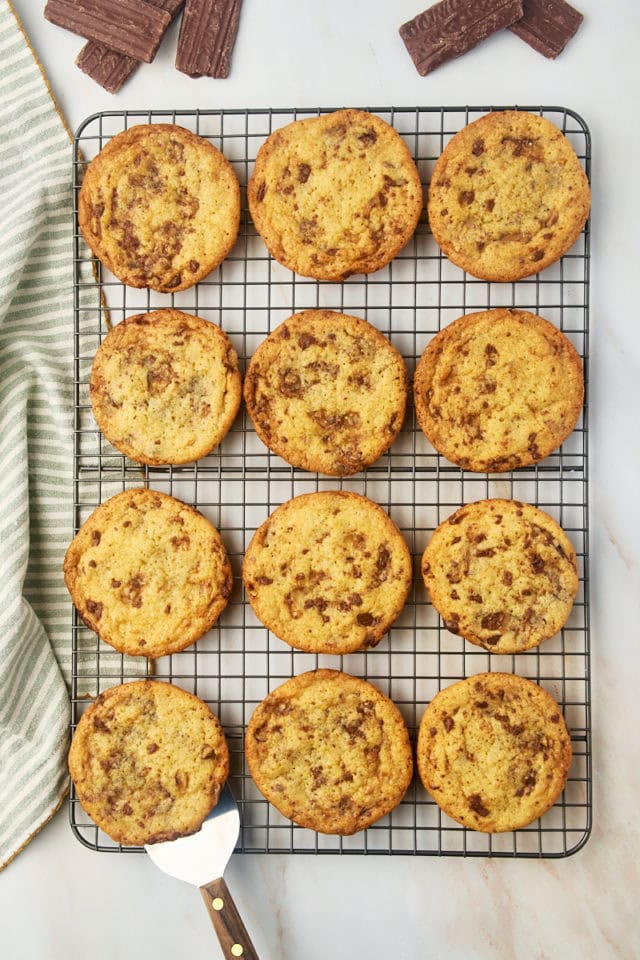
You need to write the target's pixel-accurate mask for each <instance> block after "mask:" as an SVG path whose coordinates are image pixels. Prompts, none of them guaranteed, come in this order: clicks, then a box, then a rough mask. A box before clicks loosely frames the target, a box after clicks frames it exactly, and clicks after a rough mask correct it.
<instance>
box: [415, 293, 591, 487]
mask: <svg viewBox="0 0 640 960" xmlns="http://www.w3.org/2000/svg"><path fill="white" fill-rule="evenodd" d="M413 392H414V401H415V407H416V416H417V418H418V423H419V424H420V427H421V428H422V430H423V432H424V434H425V435H426V437H427V439H428V440H430V441H431V443H432V444H433V446H434V447H435V448H436V450H438V452H439V453H441V454H443V455H444V456H445V457H446V458H447V459H448V460H450V461H451V462H452V463H456V464H458V466H460V467H462V468H463V469H465V470H475V471H480V472H482V471H485V470H486V471H487V472H489V473H498V472H501V471H505V470H514V469H515V468H516V467H524V466H528V465H530V464H533V463H537V462H538V461H539V460H542V459H544V457H547V456H548V455H549V454H550V453H552V451H554V450H556V449H557V448H558V447H559V446H560V444H561V443H562V442H563V441H564V440H565V439H566V438H567V437H568V436H569V434H570V433H571V431H572V430H573V428H574V426H575V424H576V421H577V419H578V417H579V416H580V411H581V410H582V403H583V399H584V381H583V375H582V361H581V360H580V357H579V355H578V353H577V351H576V349H575V347H574V346H573V344H572V343H571V342H570V341H569V340H568V339H567V337H565V335H564V334H563V333H561V332H560V330H558V329H557V328H556V327H554V326H553V324H551V323H549V321H548V320H544V319H543V318H542V317H538V316H536V315H535V314H533V313H526V312H525V311H523V310H505V309H495V310H486V311H483V312H482V313H470V314H467V316H464V317H460V318H459V319H458V320H454V321H453V323H450V324H449V325H448V326H447V327H445V328H444V329H443V330H441V331H440V333H438V334H436V336H435V337H434V338H433V340H431V341H430V342H429V344H428V345H427V348H426V349H425V351H424V353H423V354H422V357H421V359H420V361H419V363H418V366H417V368H416V374H415V378H414V381H413Z"/></svg>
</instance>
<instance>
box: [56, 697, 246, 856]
mask: <svg viewBox="0 0 640 960" xmlns="http://www.w3.org/2000/svg"><path fill="white" fill-rule="evenodd" d="M69 772H70V774H71V779H72V780H73V783H74V786H75V788H76V793H77V795H78V799H79V801H80V803H81V804H82V807H83V808H84V810H86V812H87V813H88V814H89V816H90V817H91V818H92V819H93V820H95V822H96V823H97V824H98V826H99V827H100V829H101V830H104V832H105V833H107V834H108V835H109V836H110V837H111V838H112V839H113V840H116V841H117V842H118V843H124V844H131V845H136V846H142V844H145V843H158V842H160V841H163V840H175V839H176V837H184V836H187V835H188V834H190V833H195V832H196V831H197V830H199V829H200V827H201V825H202V822H203V820H204V819H205V817H206V816H207V814H208V813H209V812H210V811H211V810H212V809H213V808H214V807H215V805H216V804H217V802H218V797H219V795H220V791H221V789H222V787H223V785H224V783H225V781H226V779H227V777H228V775H229V750H228V748H227V743H226V740H225V736H224V733H223V731H222V727H221V726H220V723H219V722H218V720H217V718H216V717H215V716H214V715H213V714H212V713H211V711H210V710H209V707H208V706H207V705H206V703H203V701H202V700H200V699H199V698H198V697H195V696H194V695H193V694H191V693H186V692H185V691H184V690H181V689H180V688H179V687H174V686H173V685H172V684H170V683H159V682H158V681H156V680H137V681H134V682H133V683H124V684H122V685H121V686H119V687H112V688H111V689H110V690H107V691H105V693H103V694H101V695H100V696H99V697H98V698H97V700H95V701H94V702H93V703H92V704H91V706H90V707H89V709H88V710H86V711H85V713H83V715H82V716H81V718H80V722H79V723H78V726H77V728H76V731H75V733H74V736H73V740H72V743H71V750H70V751H69Z"/></svg>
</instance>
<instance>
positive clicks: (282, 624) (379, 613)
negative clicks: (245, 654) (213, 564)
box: [242, 491, 412, 654]
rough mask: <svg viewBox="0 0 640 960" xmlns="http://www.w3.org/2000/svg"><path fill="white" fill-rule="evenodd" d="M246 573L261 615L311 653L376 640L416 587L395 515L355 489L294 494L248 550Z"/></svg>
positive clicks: (249, 590)
mask: <svg viewBox="0 0 640 960" xmlns="http://www.w3.org/2000/svg"><path fill="white" fill-rule="evenodd" d="M242 577H243V580H244V585H245V590H246V591H247V596H248V598H249V602H250V603H251V606H252V607H253V610H254V612H255V614H256V616H257V617H258V618H259V619H260V620H261V621H262V623H264V624H265V625H266V626H267V627H268V628H269V629H270V630H271V631H273V633H275V635H276V636H277V637H280V639H281V640H284V641H285V642H286V643H288V644H290V645H291V646H292V647H296V648H297V649H299V650H306V651H309V652H311V653H327V654H342V653H350V652H352V651H354V650H362V649H366V648H367V647H373V646H375V645H376V644H377V643H378V642H379V640H380V638H381V637H382V636H383V635H384V634H385V633H386V632H387V630H388V629H389V627H390V626H391V624H392V623H393V621H394V620H395V619H396V618H397V617H398V616H399V614H400V612H401V610H402V608H403V606H404V604H405V601H406V598H407V594H408V592H409V588H410V586H411V578H412V565H411V554H410V553H409V548H408V547H407V545H406V543H405V542H404V540H403V538H402V534H401V533H400V531H399V530H398V528H397V527H396V525H395V523H394V522H393V520H391V518H390V517H389V516H388V515H387V514H386V513H385V512H384V510H382V508H381V507H379V506H378V505H377V504H376V503H373V501H371V500H368V499H367V498H366V497H362V496H360V494H357V493H347V492H342V491H332V492H323V493H309V494H303V495H302V496H299V497H294V498H293V500H289V501H288V502H287V503H284V504H283V505H282V506H281V507H278V509H277V510H276V511H275V512H274V513H272V514H271V516H270V517H269V519H268V520H266V521H265V523H263V524H262V526H261V527H260V528H259V529H258V530H257V531H256V533H255V534H254V536H253V539H252V540H251V543H250V544H249V546H248V548H247V552H246V554H245V557H244V562H243V565H242Z"/></svg>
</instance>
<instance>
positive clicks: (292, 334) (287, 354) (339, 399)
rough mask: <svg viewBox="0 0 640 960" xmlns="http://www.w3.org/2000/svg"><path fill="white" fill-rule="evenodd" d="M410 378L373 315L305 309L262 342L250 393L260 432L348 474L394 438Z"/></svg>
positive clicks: (323, 469) (313, 462) (306, 466)
mask: <svg viewBox="0 0 640 960" xmlns="http://www.w3.org/2000/svg"><path fill="white" fill-rule="evenodd" d="M407 383H408V375H407V371H406V368H405V365H404V361H403V359H402V357H401V355H400V354H399V353H398V351H397V350H396V348H395V347H394V346H393V345H392V344H391V343H390V342H389V340H387V338H386V337H385V336H383V334H382V333H380V331H379V330H376V328H375V327H373V326H372V325H371V324H370V323H368V322H367V321H366V320H361V319H359V318H358V317H349V316H346V315H345V314H341V313H334V312H333V311H331V310H306V311H304V312H303V313H298V314H294V316H292V317H289V318H288V319H287V320H285V321H284V323H282V324H280V326H279V327H277V328H276V329H275V330H273V331H272V332H271V333H270V334H269V336H268V337H267V339H266V340H264V341H263V342H262V343H261V344H260V346H259V347H258V349H257V350H256V352H255V354H254V355H253V357H252V358H251V362H250V363H249V366H248V369H247V373H246V377H245V382H244V397H245V402H246V404H247V410H248V412H249V416H250V417H251V420H252V421H253V425H254V427H255V430H256V433H257V434H258V436H259V437H260V439H261V440H262V442H263V443H265V444H266V445H267V446H268V447H269V449H270V450H273V452H274V453H277V454H278V455H279V456H281V457H282V458H283V459H284V460H286V461H287V463H290V464H292V465H293V466H294V467H300V468H301V469H303V470H316V471H318V472H319V473H326V474H329V475H331V476H348V475H350V474H354V473H358V472H359V471H360V470H363V469H364V468H365V467H366V466H369V465H370V464H372V463H374V461H376V460H377V459H378V457H380V456H381V455H382V454H383V453H384V451H385V450H387V449H388V448H389V447H390V446H391V444H392V443H393V441H394V440H395V438H396V436H397V435H398V433H399V431H400V428H401V427H402V421H403V419H404V414H405V408H406V403H407Z"/></svg>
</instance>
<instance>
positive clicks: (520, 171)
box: [428, 110, 591, 281]
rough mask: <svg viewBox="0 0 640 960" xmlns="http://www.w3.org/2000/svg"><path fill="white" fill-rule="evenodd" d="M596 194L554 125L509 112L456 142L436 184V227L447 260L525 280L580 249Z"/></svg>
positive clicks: (490, 275) (467, 130)
mask: <svg viewBox="0 0 640 960" xmlns="http://www.w3.org/2000/svg"><path fill="white" fill-rule="evenodd" d="M590 202H591V192H590V189H589V183H588V180H587V177H586V175H585V173H584V171H583V169H582V167H581V165H580V161H579V160H578V157H577V156H576V153H575V151H574V149H573V147H572V146H571V144H570V143H569V141H568V140H567V138H566V137H565V136H564V134H563V133H562V132H561V131H560V130H558V128H557V127H556V126H554V125H553V124H552V123H551V122H550V121H549V120H547V119H545V118H544V117H538V116H535V115H534V114H531V113H526V112H524V111H517V110H504V111H501V112H496V113H490V114H487V115H486V116H484V117H481V118H480V119H479V120H475V121H474V122H473V123H470V124H469V125H468V126H466V127H464V129H462V130H461V131H460V132H459V133H457V134H456V135H455V136H454V137H453V139H452V140H450V141H449V143H448V144H447V146H446V147H445V149H444V151H443V153H442V154H441V156H440V158H439V160H438V162H437V163H436V166H435V170H434V171H433V176H432V178H431V182H430V185H429V200H428V214H429V224H430V226H431V230H432V232H433V236H434V237H435V239H436V241H437V243H438V245H439V246H440V247H441V249H442V250H443V252H444V253H445V254H446V255H447V257H448V258H449V259H450V260H451V261H452V262H453V263H455V264H456V265H457V266H459V267H462V269H463V270H466V271H467V272H468V273H471V274H472V275H473V276H474V277H479V278H480V279H483V280H495V281H507V280H519V279H521V278H522V277H528V276H531V275H532V274H534V273H538V272H539V271H540V270H544V268H545V267H547V266H549V264H551V263H554V262H555V261H556V260H558V259H559V258H560V257H561V256H562V255H563V254H564V253H566V252H567V250H568V249H569V248H570V247H571V246H573V244H574V243H575V241H576V240H577V238H578V235H579V233H580V231H581V230H582V228H583V226H584V224H585V221H586V219H587V217H588V215H589V205H590Z"/></svg>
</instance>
